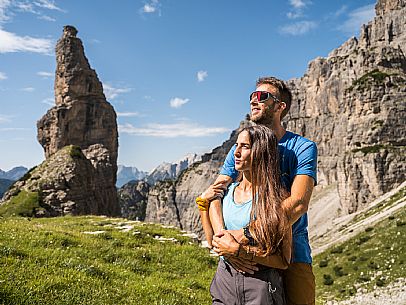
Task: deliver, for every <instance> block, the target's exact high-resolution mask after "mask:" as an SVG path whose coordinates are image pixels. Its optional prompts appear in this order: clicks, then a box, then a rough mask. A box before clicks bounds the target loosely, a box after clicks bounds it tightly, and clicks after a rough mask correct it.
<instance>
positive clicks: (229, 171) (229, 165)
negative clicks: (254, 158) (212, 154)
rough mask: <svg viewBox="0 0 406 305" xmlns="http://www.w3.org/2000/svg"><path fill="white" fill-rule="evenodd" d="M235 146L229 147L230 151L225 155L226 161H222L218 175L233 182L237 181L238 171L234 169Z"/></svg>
mask: <svg viewBox="0 0 406 305" xmlns="http://www.w3.org/2000/svg"><path fill="white" fill-rule="evenodd" d="M235 148H236V147H235V145H233V147H231V149H230V151H229V152H228V154H227V157H226V159H225V160H224V164H223V166H222V167H221V169H220V175H226V176H229V177H231V178H232V179H233V180H235V179H237V177H238V171H237V170H236V169H235V167H234V164H235V163H234V151H235Z"/></svg>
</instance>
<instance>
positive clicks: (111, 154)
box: [5, 26, 120, 216]
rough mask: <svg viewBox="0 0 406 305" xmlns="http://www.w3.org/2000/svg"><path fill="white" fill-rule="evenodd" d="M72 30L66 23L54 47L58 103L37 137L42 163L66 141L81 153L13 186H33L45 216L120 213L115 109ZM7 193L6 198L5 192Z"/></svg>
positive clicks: (40, 124) (54, 155) (40, 122)
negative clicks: (106, 96) (77, 157)
mask: <svg viewBox="0 0 406 305" xmlns="http://www.w3.org/2000/svg"><path fill="white" fill-rule="evenodd" d="M76 34H77V30H76V29H75V28H74V27H72V26H65V27H64V30H63V36H62V38H61V39H59V41H58V43H57V45H56V61H57V66H56V76H55V88H54V89H55V104H56V105H55V107H52V108H51V109H50V110H48V112H47V113H46V114H45V115H44V116H43V117H42V118H41V119H40V120H39V121H38V123H37V128H38V136H37V137H38V141H39V143H40V144H41V145H42V147H43V148H44V151H45V157H46V161H45V162H44V163H45V164H48V163H49V162H50V160H53V161H55V160H54V159H53V158H56V157H58V156H59V152H60V150H61V149H63V148H64V147H66V146H69V145H74V146H75V147H77V149H75V153H74V154H76V155H78V156H79V155H80V157H79V159H77V160H76V161H77V162H74V165H72V163H71V162H70V161H69V160H66V162H65V163H63V160H62V159H61V158H59V159H58V162H56V163H55V166H54V167H51V166H49V164H48V165H46V166H45V165H44V163H43V164H42V165H41V168H42V167H46V171H45V172H43V171H41V174H40V175H39V176H38V175H36V176H34V178H33V177H31V178H30V179H28V180H26V181H22V182H21V183H17V184H16V185H15V186H16V187H20V188H23V189H24V188H26V189H27V190H28V189H29V190H30V191H31V192H35V190H34V189H33V188H34V187H37V188H38V189H37V191H38V192H39V193H38V194H39V197H38V198H39V200H40V201H41V203H43V204H49V206H48V207H47V208H45V210H46V211H47V212H46V213H45V215H46V216H56V215H65V214H66V213H71V214H75V215H77V214H88V213H92V214H105V215H119V214H120V206H119V204H118V201H117V191H116V187H115V183H116V173H117V153H118V132H117V122H116V113H115V111H114V108H113V107H112V106H111V105H110V104H109V103H108V102H107V101H106V98H105V96H104V94H103V87H102V84H101V82H100V81H99V79H98V77H97V74H96V72H95V71H94V70H93V69H91V67H90V65H89V63H88V61H87V59H86V57H85V54H84V50H83V45H82V42H81V40H80V39H79V38H77V37H76ZM82 156H83V158H82ZM78 160H80V161H78ZM35 173H36V171H35ZM35 177H36V178H35ZM32 179H34V180H37V182H38V183H37V182H35V183H34V182H32V181H31V180H32ZM55 179H56V180H55ZM31 182H32V183H31ZM40 182H41V183H40ZM13 192H14V193H15V192H17V193H18V189H16V190H10V194H11V193H13ZM5 196H6V198H5V199H7V198H8V197H7V194H6V195H5ZM9 199H10V198H9ZM66 205H68V206H69V208H67V207H66Z"/></svg>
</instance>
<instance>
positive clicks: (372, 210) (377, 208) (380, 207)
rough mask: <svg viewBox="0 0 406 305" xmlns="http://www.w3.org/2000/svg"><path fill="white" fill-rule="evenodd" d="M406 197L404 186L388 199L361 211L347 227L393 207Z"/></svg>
mask: <svg viewBox="0 0 406 305" xmlns="http://www.w3.org/2000/svg"><path fill="white" fill-rule="evenodd" d="M405 197H406V187H404V188H402V189H400V190H399V192H397V193H395V194H393V195H392V196H390V197H389V198H388V199H386V200H383V201H382V202H380V203H378V204H376V205H375V206H373V207H372V208H370V209H369V210H367V211H366V212H365V213H361V214H358V215H357V216H355V217H354V218H353V219H352V220H351V222H349V223H348V224H347V226H346V227H348V226H349V225H352V224H354V223H357V222H359V221H361V220H364V219H366V218H368V217H371V216H372V215H374V214H378V213H380V212H381V211H382V210H384V209H389V208H390V207H392V206H393V205H394V204H395V203H396V202H397V201H398V200H400V199H401V198H405Z"/></svg>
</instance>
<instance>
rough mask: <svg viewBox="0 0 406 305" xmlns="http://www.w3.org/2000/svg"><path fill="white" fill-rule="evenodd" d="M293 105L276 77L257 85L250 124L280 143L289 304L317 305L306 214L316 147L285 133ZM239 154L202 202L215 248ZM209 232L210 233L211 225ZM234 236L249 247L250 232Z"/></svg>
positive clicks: (241, 266) (249, 267)
mask: <svg viewBox="0 0 406 305" xmlns="http://www.w3.org/2000/svg"><path fill="white" fill-rule="evenodd" d="M291 99H292V96H291V93H290V91H289V89H288V88H287V87H286V85H285V83H284V82H283V81H281V80H279V79H277V78H274V77H263V78H260V79H258V81H257V83H256V91H254V92H253V93H252V94H251V96H250V106H251V107H250V108H251V121H253V122H254V123H256V124H263V125H266V126H267V127H269V128H271V129H273V131H274V132H275V134H276V136H277V138H278V141H279V145H278V146H279V153H280V164H281V174H282V181H283V183H284V185H285V187H286V188H287V190H288V191H289V192H290V196H289V197H288V198H287V199H286V200H285V201H284V202H283V207H284V208H285V209H286V211H287V214H288V217H289V218H290V223H291V224H292V225H293V226H292V230H293V257H292V261H291V264H290V266H289V268H288V269H287V270H286V271H284V282H285V283H284V285H285V290H286V297H287V304H314V303H315V281H314V275H313V271H312V267H311V263H312V258H311V254H310V245H309V239H308V232H307V225H308V224H307V209H308V205H309V201H310V197H311V194H312V191H313V187H314V185H315V184H316V183H317V180H316V179H317V178H316V166H317V147H316V145H315V143H314V142H312V141H310V140H308V139H305V138H303V137H301V136H299V135H297V134H294V133H292V132H289V131H286V130H285V129H284V128H283V127H282V124H281V120H282V119H283V118H284V117H285V116H286V114H287V113H288V111H289V109H290V105H291ZM234 150H235V147H233V148H232V149H231V150H230V152H229V153H228V155H227V158H226V160H225V162H224V165H223V167H222V169H221V171H220V175H219V177H218V178H217V179H216V181H215V183H214V184H213V185H212V186H210V187H209V189H208V190H207V191H205V192H204V193H203V194H202V195H201V196H200V197H199V200H200V204H202V203H204V202H210V206H209V207H208V213H209V215H210V222H211V227H212V228H213V231H214V233H215V234H216V235H215V236H214V239H213V245H214V246H216V244H217V243H218V242H220V238H222V236H224V233H220V232H221V230H222V229H223V221H222V214H221V202H220V200H219V199H218V198H219V197H221V195H222V193H223V190H224V189H226V188H227V186H228V185H229V184H230V183H231V182H232V181H233V180H234V179H236V177H237V174H238V172H237V171H236V170H235V168H234ZM198 204H199V202H198ZM203 210H204V209H203ZM201 213H205V212H201ZM204 227H205V229H206V227H207V225H205V226H204ZM205 231H206V236H209V237H210V233H211V232H209V233H208V232H207V230H205ZM210 231H211V228H210ZM231 234H232V235H233V236H234V238H235V240H236V241H237V242H239V243H240V244H247V243H248V241H249V238H250V233H249V230H248V232H247V230H239V231H232V232H231ZM229 261H230V262H231V263H232V264H233V266H234V267H235V268H236V269H237V270H240V271H241V272H248V273H254V272H255V271H256V270H257V268H256V267H255V264H253V263H252V262H250V261H247V260H244V259H241V258H237V257H230V258H229Z"/></svg>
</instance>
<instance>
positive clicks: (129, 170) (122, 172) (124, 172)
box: [116, 165, 148, 187]
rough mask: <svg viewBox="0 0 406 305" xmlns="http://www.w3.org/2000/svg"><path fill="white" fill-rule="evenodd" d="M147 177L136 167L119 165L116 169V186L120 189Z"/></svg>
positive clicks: (145, 173)
mask: <svg viewBox="0 0 406 305" xmlns="http://www.w3.org/2000/svg"><path fill="white" fill-rule="evenodd" d="M147 175H148V173H147V172H143V171H140V170H138V169H137V168H136V167H131V166H124V165H119V166H118V169H117V183H116V186H117V187H122V186H123V185H124V184H126V183H128V182H130V181H132V180H143V179H144V178H145V177H146V176H147Z"/></svg>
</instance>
